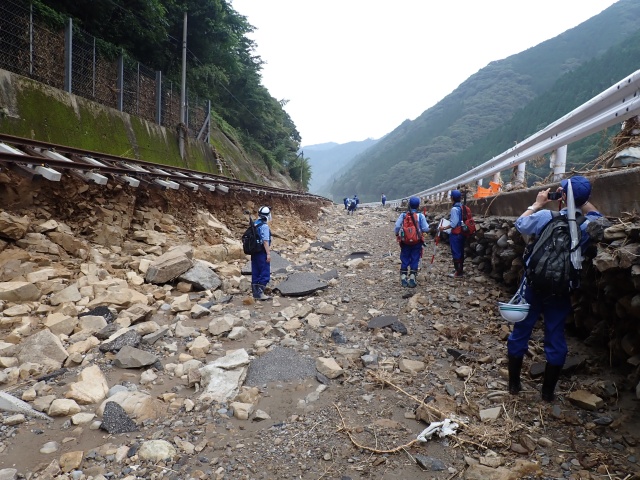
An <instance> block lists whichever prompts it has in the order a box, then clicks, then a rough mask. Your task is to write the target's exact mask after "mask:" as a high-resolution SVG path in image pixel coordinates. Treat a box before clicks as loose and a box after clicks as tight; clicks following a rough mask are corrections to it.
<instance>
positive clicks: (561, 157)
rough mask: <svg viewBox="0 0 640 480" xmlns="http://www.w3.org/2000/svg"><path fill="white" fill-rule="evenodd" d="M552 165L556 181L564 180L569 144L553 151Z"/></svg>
mask: <svg viewBox="0 0 640 480" xmlns="http://www.w3.org/2000/svg"><path fill="white" fill-rule="evenodd" d="M550 160H551V161H550V167H551V169H552V170H553V178H552V180H553V181H554V182H557V181H560V180H562V177H563V176H564V173H565V170H566V167H567V146H566V145H564V146H562V147H558V148H557V149H555V150H554V151H553V152H551V158H550Z"/></svg>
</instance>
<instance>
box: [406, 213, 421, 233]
mask: <svg viewBox="0 0 640 480" xmlns="http://www.w3.org/2000/svg"><path fill="white" fill-rule="evenodd" d="M407 213H408V214H409V216H410V217H411V221H412V222H413V226H414V227H415V228H416V232H419V231H420V229H419V228H418V225H416V218H415V217H414V216H413V212H412V211H411V209H409V211H408V212H407ZM405 215H406V214H405ZM421 233H422V232H421Z"/></svg>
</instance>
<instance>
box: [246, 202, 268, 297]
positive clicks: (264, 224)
mask: <svg viewBox="0 0 640 480" xmlns="http://www.w3.org/2000/svg"><path fill="white" fill-rule="evenodd" d="M269 221H271V209H270V208H269V207H267V206H262V207H260V208H259V209H258V220H256V222H255V225H256V227H257V229H258V234H259V235H260V240H261V241H262V245H263V249H262V251H260V252H258V253H253V254H251V290H252V293H253V298H255V299H256V300H261V301H264V300H269V299H271V297H270V296H268V295H266V294H265V293H264V289H265V288H266V287H267V284H268V283H269V281H270V280H271V230H270V229H269V225H268V223H269Z"/></svg>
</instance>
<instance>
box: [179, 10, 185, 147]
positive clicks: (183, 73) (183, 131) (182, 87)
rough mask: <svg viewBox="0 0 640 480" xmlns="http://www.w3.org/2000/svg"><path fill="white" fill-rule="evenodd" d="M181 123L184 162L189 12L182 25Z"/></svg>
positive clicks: (180, 133)
mask: <svg viewBox="0 0 640 480" xmlns="http://www.w3.org/2000/svg"><path fill="white" fill-rule="evenodd" d="M180 88H181V90H180V123H179V124H178V129H179V130H178V142H179V143H178V145H179V147H180V158H182V159H183V160H184V142H185V141H186V136H187V126H186V124H185V121H184V120H185V118H186V115H185V114H186V105H187V12H186V11H185V12H184V21H183V24H182V84H181V86H180Z"/></svg>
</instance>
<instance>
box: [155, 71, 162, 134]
mask: <svg viewBox="0 0 640 480" xmlns="http://www.w3.org/2000/svg"><path fill="white" fill-rule="evenodd" d="M156 123H157V124H158V125H162V72H161V71H160V70H157V71H156Z"/></svg>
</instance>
